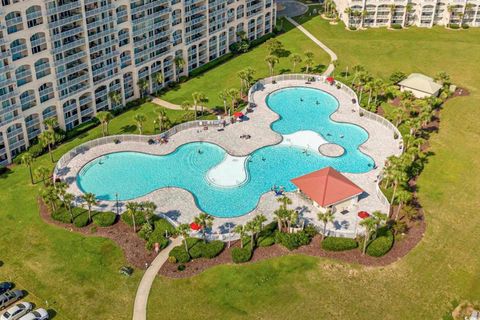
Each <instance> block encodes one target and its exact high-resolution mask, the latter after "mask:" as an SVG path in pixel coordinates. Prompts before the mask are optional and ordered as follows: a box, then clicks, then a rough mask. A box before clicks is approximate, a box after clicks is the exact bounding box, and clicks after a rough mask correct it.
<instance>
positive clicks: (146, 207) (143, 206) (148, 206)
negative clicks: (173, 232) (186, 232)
mask: <svg viewBox="0 0 480 320" xmlns="http://www.w3.org/2000/svg"><path fill="white" fill-rule="evenodd" d="M139 209H140V210H141V211H142V212H143V216H144V217H145V221H147V223H148V224H151V220H152V217H153V216H154V215H155V210H157V205H156V204H155V202H152V201H143V202H141V203H140V205H139ZM166 232H167V230H165V233H166ZM164 236H165V237H168V235H167V234H165V235H164Z"/></svg>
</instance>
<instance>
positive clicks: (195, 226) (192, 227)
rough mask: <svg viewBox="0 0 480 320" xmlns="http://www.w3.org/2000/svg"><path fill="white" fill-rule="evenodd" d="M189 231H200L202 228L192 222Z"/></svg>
mask: <svg viewBox="0 0 480 320" xmlns="http://www.w3.org/2000/svg"><path fill="white" fill-rule="evenodd" d="M190 229H192V230H194V231H198V230H201V229H202V226H201V225H199V224H198V223H195V222H192V223H190Z"/></svg>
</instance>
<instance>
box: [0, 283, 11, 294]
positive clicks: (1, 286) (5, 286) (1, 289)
mask: <svg viewBox="0 0 480 320" xmlns="http://www.w3.org/2000/svg"><path fill="white" fill-rule="evenodd" d="M12 288H13V283H11V282H0V294H4V293H5V292H7V291H8V290H11V289H12Z"/></svg>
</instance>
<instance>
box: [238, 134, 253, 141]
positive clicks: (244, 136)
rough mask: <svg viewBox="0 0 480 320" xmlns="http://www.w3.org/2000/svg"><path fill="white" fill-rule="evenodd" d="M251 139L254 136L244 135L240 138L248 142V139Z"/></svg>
mask: <svg viewBox="0 0 480 320" xmlns="http://www.w3.org/2000/svg"><path fill="white" fill-rule="evenodd" d="M251 137H252V136H251V135H249V134H242V135H241V136H240V139H245V140H248V139H250V138H251Z"/></svg>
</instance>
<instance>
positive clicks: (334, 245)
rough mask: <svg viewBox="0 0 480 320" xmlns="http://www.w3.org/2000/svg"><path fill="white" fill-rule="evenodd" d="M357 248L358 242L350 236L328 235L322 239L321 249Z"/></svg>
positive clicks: (342, 249) (343, 249)
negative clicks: (337, 236)
mask: <svg viewBox="0 0 480 320" xmlns="http://www.w3.org/2000/svg"><path fill="white" fill-rule="evenodd" d="M355 248H358V242H357V241H356V240H355V239H350V238H335V237H328V238H325V239H324V240H323V241H322V249H324V250H328V251H345V250H352V249H355Z"/></svg>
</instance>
